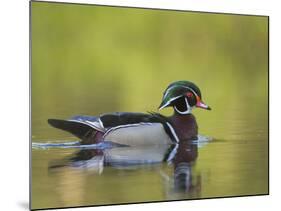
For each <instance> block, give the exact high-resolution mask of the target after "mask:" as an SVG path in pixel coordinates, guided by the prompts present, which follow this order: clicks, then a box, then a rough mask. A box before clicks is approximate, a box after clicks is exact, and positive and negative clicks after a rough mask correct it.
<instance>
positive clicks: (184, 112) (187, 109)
mask: <svg viewBox="0 0 281 211" xmlns="http://www.w3.org/2000/svg"><path fill="white" fill-rule="evenodd" d="M184 100H185V105H186V110H185V111H179V110H178V109H177V107H176V106H174V109H175V110H176V112H178V113H179V114H190V113H191V111H192V107H191V106H190V105H189V104H188V101H187V99H186V97H185V98H184Z"/></svg>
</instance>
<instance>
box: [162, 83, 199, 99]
mask: <svg viewBox="0 0 281 211" xmlns="http://www.w3.org/2000/svg"><path fill="white" fill-rule="evenodd" d="M175 86H179V85H173V86H171V87H170V88H168V89H167V91H166V92H165V95H164V97H163V98H165V97H166V96H167V94H168V93H169V91H170V90H171V89H173V88H174V87H175ZM180 86H181V87H184V88H187V89H189V90H190V91H191V92H192V93H193V94H194V95H195V96H197V97H198V95H197V94H196V92H195V91H194V90H193V89H191V88H190V87H188V86H183V85H180Z"/></svg>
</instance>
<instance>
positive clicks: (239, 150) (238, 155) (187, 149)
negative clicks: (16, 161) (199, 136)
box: [32, 116, 268, 208]
mask: <svg viewBox="0 0 281 211" xmlns="http://www.w3.org/2000/svg"><path fill="white" fill-rule="evenodd" d="M249 117H250V116H248V117H247V118H246V117H245V118H244V119H240V118H233V119H232V120H230V119H221V120H216V125H212V122H213V121H212V120H209V121H207V122H209V123H210V127H211V128H213V129H214V133H215V134H222V136H221V137H222V138H216V137H212V139H207V140H206V139H203V140H199V141H198V142H183V143H182V144H180V145H179V146H177V147H173V146H165V145H164V146H143V147H117V148H111V149H103V150H101V149H92V148H90V149H79V148H71V146H64V147H65V148H63V147H62V146H60V147H59V146H57V147H56V146H52V147H51V146H49V147H45V148H43V147H42V146H40V147H33V149H32V208H48V207H73V206H87V205H103V204H119V203H134V202H144V201H166V200H182V199H193V198H210V197H226V196H240V195H255V194H267V193H268V130H267V119H262V118H261V117H259V116H253V117H252V119H249ZM230 121H231V122H230ZM250 122H252V123H254V124H249V123H250ZM230 123H231V124H232V128H233V129H232V130H229V131H227V132H226V130H227V129H226V128H227V127H226V126H225V125H229V124H230ZM41 129H43V128H41ZM53 130H54V131H56V129H53ZM61 133H62V134H63V135H61V136H60V140H57V139H54V140H38V139H36V137H34V138H33V142H34V143H35V142H36V143H40V142H41V144H42V143H43V146H44V143H46V142H48V143H61V142H68V143H69V142H71V141H72V143H73V141H74V140H75V139H74V138H72V137H69V136H66V135H65V133H64V132H61ZM224 134H225V135H227V136H226V137H229V138H223V135H224ZM203 138H204V137H203ZM45 146H46V145H45ZM175 148H176V149H175ZM173 155H174V156H173ZM169 157H170V158H169Z"/></svg>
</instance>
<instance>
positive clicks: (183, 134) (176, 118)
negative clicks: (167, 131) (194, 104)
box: [170, 114, 198, 140]
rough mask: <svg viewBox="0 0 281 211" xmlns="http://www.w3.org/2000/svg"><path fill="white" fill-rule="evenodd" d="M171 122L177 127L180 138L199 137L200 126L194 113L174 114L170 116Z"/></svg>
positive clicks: (191, 138)
mask: <svg viewBox="0 0 281 211" xmlns="http://www.w3.org/2000/svg"><path fill="white" fill-rule="evenodd" d="M170 122H171V123H172V126H173V128H174V129H175V131H176V133H177V135H178V138H179V139H180V140H194V139H197V135H198V126H197V122H196V118H195V116H194V115H193V114H187V115H178V114H174V115H173V116H171V117H170Z"/></svg>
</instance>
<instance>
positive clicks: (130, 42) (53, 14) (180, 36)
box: [31, 2, 268, 202]
mask: <svg viewBox="0 0 281 211" xmlns="http://www.w3.org/2000/svg"><path fill="white" fill-rule="evenodd" d="M31 9H32V14H31V24H32V27H31V36H32V135H33V138H36V139H37V140H38V139H50V138H54V137H61V136H63V135H64V136H65V134H64V133H62V132H61V131H59V130H54V129H53V128H51V127H49V126H48V125H47V121H46V120H47V119H48V118H68V117H70V116H72V115H76V114H88V115H98V114H100V113H106V112H113V111H132V112H146V111H157V108H158V105H159V104H160V101H161V98H162V93H163V91H164V89H165V88H166V87H167V86H168V84H169V83H171V82H173V81H175V80H190V81H193V82H195V83H196V84H197V85H198V86H199V87H200V89H201V92H202V94H203V101H204V102H205V103H207V104H208V105H210V106H211V107H212V109H213V110H212V111H211V112H208V111H203V110H200V109H196V111H194V113H195V115H196V117H197V119H198V122H199V126H200V132H201V133H205V134H207V135H210V136H213V137H216V138H221V139H224V140H241V139H247V140H253V141H255V140H256V138H258V139H259V140H262V141H261V142H262V144H261V145H257V146H256V148H255V149H256V150H257V152H262V156H264V158H265V159H264V162H262V163H261V164H260V165H261V166H260V169H262V170H263V169H265V168H266V167H267V159H266V157H267V135H268V128H267V122H268V18H267V17H262V16H245V15H230V14H223V15H222V14H210V13H197V12H179V11H164V10H148V9H134V8H131V9H128V8H116V7H105V6H94V5H93V6H89V5H78V4H76V5H75V4H61V3H44V2H32V3H31ZM163 113H164V114H171V109H166V111H163ZM245 128H247V129H248V130H250V131H261V132H260V133H259V136H257V137H256V136H253V135H252V133H247V130H246V129H245ZM249 134H250V135H249ZM231 150H232V149H231ZM233 150H234V151H235V152H237V153H238V154H237V155H236V156H238V157H240V158H241V159H246V160H247V159H248V160H249V159H251V158H253V159H254V158H256V157H260V156H261V154H259V153H256V154H255V153H253V154H248V153H246V152H245V153H243V152H241V153H240V154H239V149H238V148H236V149H233ZM213 152H215V153H219V152H220V149H214V151H213ZM208 156H211V155H209V154H208V153H207V152H206V153H205V152H204V150H202V153H201V155H200V158H201V159H203V160H204V158H206V157H208ZM255 156H256V157H255ZM212 158H214V157H211V158H210V159H212ZM223 160H224V162H225V166H227V167H228V169H232V168H234V167H235V166H237V165H239V162H237V159H235V158H234V157H226V158H223ZM209 164H210V163H208V162H205V163H204V162H201V163H200V164H199V166H198V168H201V169H205V167H207V166H208V165H209ZM200 166H201V167H200ZM218 173H221V174H222V173H223V172H218ZM34 174H36V175H37V174H40V172H34ZM241 175H242V174H241ZM241 175H240V176H241ZM261 175H262V176H261V178H263V179H264V181H267V174H266V171H264V172H263V173H261ZM41 176H42V175H41ZM45 176H46V175H45ZM233 177H235V178H237V177H239V175H236V174H235V175H233ZM34 178H38V180H36V181H39V180H40V178H39V177H34ZM44 178H45V179H46V177H42V178H41V180H44ZM247 181H248V180H247ZM247 181H246V183H247ZM42 182H43V181H42ZM259 182H262V181H259ZM246 183H245V182H244V183H241V185H244V186H245V188H246V186H247V184H246ZM36 184H39V183H36ZM40 184H41V183H40ZM259 184H260V183H255V184H254V185H255V186H258V185H259ZM262 184H264V185H265V186H263V187H262V188H261V189H262V190H264V189H265V188H266V187H267V186H266V185H267V184H265V182H264V183H262ZM252 185H253V184H252ZM35 186H36V185H35ZM239 187H240V188H241V186H239ZM258 187H260V186H258ZM222 188H223V187H222ZM214 189H215V188H214ZM124 194H125V193H124ZM211 195H214V193H212V194H211ZM50 197H51V196H50ZM37 199H38V202H39V201H40V200H41V202H42V201H44V200H47V199H46V198H45V197H44V198H40V197H39V196H38V198H37ZM45 202H47V201H45Z"/></svg>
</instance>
